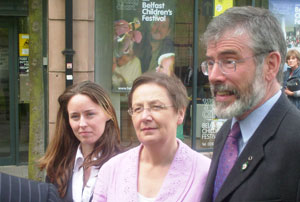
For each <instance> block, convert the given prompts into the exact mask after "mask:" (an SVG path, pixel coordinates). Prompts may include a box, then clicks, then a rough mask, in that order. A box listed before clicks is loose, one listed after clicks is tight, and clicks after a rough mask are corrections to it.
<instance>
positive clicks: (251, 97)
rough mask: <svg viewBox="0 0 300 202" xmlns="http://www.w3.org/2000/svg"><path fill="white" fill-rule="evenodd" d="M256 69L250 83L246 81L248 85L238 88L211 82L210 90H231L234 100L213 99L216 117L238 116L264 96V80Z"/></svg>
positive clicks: (260, 72)
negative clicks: (224, 101) (220, 100)
mask: <svg viewBox="0 0 300 202" xmlns="http://www.w3.org/2000/svg"><path fill="white" fill-rule="evenodd" d="M257 68H258V69H257V70H256V75H255V78H254V80H253V82H252V83H248V87H246V88H245V89H242V91H241V90H238V89H236V88H235V87H233V86H229V85H222V84H216V85H212V84H211V92H212V95H213V96H215V95H214V92H215V91H216V90H217V91H229V92H233V93H234V95H235V97H236V100H235V101H234V102H233V103H232V104H229V105H228V103H223V102H217V101H216V100H215V99H214V112H215V115H216V116H217V117H218V118H224V119H229V118H232V117H240V116H242V115H243V114H244V113H246V112H247V111H249V110H251V109H253V108H254V107H255V106H256V105H257V104H258V103H259V102H260V101H261V100H262V98H263V97H264V96H265V93H266V82H265V80H264V79H263V78H264V77H263V75H262V74H263V73H262V71H261V70H260V68H259V67H257Z"/></svg>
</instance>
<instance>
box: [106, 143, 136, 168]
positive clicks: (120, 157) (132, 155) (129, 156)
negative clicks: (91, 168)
mask: <svg viewBox="0 0 300 202" xmlns="http://www.w3.org/2000/svg"><path fill="white" fill-rule="evenodd" d="M140 147H141V146H137V147H134V148H131V149H129V150H127V151H125V152H122V153H120V154H117V155H116V156H114V157H112V158H111V159H109V160H108V161H107V162H106V163H105V164H104V165H103V166H102V167H113V166H115V165H116V164H117V165H118V166H120V164H122V163H125V164H126V163H128V162H129V161H132V160H135V159H137V158H138V155H139V150H140Z"/></svg>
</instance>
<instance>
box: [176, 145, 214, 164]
mask: <svg viewBox="0 0 300 202" xmlns="http://www.w3.org/2000/svg"><path fill="white" fill-rule="evenodd" d="M179 145H180V148H181V153H182V154H181V155H188V156H190V157H193V158H194V159H195V162H196V163H197V164H201V166H202V167H209V165H210V161H211V160H210V158H208V157H207V156H205V155H204V154H202V153H200V152H197V151H195V150H193V149H192V148H190V147H189V146H188V145H186V144H185V143H183V142H182V141H181V140H179Z"/></svg>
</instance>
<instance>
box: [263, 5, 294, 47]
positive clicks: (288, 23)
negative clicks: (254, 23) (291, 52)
mask: <svg viewBox="0 0 300 202" xmlns="http://www.w3.org/2000/svg"><path fill="white" fill-rule="evenodd" d="M269 10H270V11H271V12H272V13H273V14H274V15H275V16H276V17H277V18H278V20H279V22H280V23H281V27H282V30H283V32H284V33H285V36H286V44H287V47H288V49H297V50H298V51H300V2H299V0H285V1H281V0H269Z"/></svg>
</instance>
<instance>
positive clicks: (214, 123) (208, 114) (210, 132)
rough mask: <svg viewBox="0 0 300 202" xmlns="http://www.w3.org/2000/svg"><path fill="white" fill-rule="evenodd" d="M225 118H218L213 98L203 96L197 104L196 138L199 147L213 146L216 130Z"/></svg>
mask: <svg viewBox="0 0 300 202" xmlns="http://www.w3.org/2000/svg"><path fill="white" fill-rule="evenodd" d="M225 121H226V119H218V118H217V117H216V115H215V113H214V109H213V99H211V98H204V99H202V100H201V102H200V103H199V104H197V125H196V138H197V140H199V142H200V145H199V146H200V148H201V149H210V148H213V146H214V141H215V138H216V134H217V132H218V131H219V130H220V128H221V127H222V125H223V124H224V123H225Z"/></svg>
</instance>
